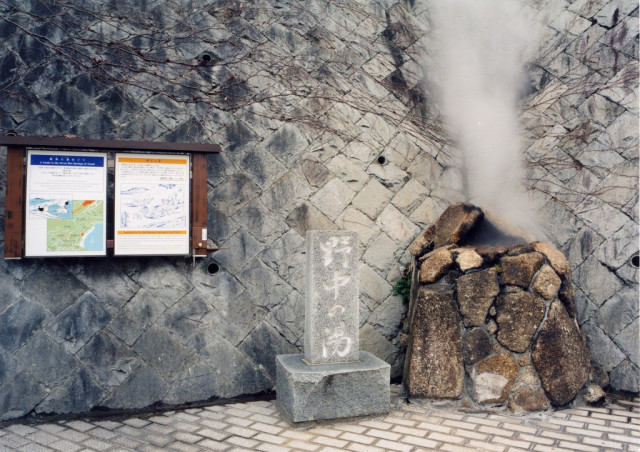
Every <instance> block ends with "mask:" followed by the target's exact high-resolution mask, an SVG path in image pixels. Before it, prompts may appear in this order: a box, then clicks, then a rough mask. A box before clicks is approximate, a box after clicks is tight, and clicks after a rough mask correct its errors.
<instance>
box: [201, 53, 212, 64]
mask: <svg viewBox="0 0 640 452" xmlns="http://www.w3.org/2000/svg"><path fill="white" fill-rule="evenodd" d="M200 58H201V59H202V61H204V62H205V63H208V62H210V61H211V55H209V54H208V53H204V54H202V56H201V57H200Z"/></svg>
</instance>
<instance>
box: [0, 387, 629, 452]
mask: <svg viewBox="0 0 640 452" xmlns="http://www.w3.org/2000/svg"><path fill="white" fill-rule="evenodd" d="M6 450H11V451H13V450H20V451H76V450H95V451H116V450H121V451H128V450H139V451H160V450H162V451H171V450H175V451H204V450H224V451H246V450H251V451H253V450H259V451H274V452H277V451H318V452H320V451H322V452H328V451H345V450H348V451H372V452H373V451H407V452H409V451H429V450H438V451H439V450H443V451H476V450H489V451H520V450H534V451H563V450H577V451H608V450H623V451H640V398H634V399H619V398H616V399H610V402H609V403H608V404H607V405H606V406H604V407H602V408H594V407H585V408H574V409H567V410H559V411H555V412H546V413H538V414H529V415H526V416H515V415H506V414H495V413H493V414H491V413H467V412H464V411H461V410H459V409H455V408H451V407H443V406H437V405H434V404H430V403H427V402H424V401H412V403H410V404H407V403H405V402H404V400H403V399H402V398H401V397H400V395H399V388H398V387H395V386H392V409H391V411H390V413H389V414H388V415H386V416H379V417H375V418H367V419H359V420H352V421H341V422H324V423H316V424H314V425H305V426H303V427H299V426H295V427H292V426H291V425H289V424H288V423H286V422H284V421H283V420H282V419H281V416H280V415H279V413H278V410H277V408H276V405H275V402H274V401H255V402H248V403H234V404H227V405H214V406H210V407H205V408H193V409H186V410H182V411H170V412H162V413H152V414H146V415H136V416H132V417H128V418H117V419H116V418H109V419H106V418H101V419H97V420H96V419H93V420H65V421H58V422H51V423H32V424H13V425H9V426H5V427H2V428H0V451H6Z"/></svg>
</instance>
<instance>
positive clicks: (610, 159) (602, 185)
mask: <svg viewBox="0 0 640 452" xmlns="http://www.w3.org/2000/svg"><path fill="white" fill-rule="evenodd" d="M564 6H565V7H566V9H564V10H563V11H562V12H561V14H557V15H556V17H554V19H553V20H552V22H551V23H550V24H549V26H548V27H547V30H546V33H545V36H544V38H543V42H545V46H544V47H543V49H542V51H541V52H540V55H539V58H538V60H537V61H536V68H535V69H534V70H533V71H531V72H532V74H536V75H534V79H535V86H536V89H537V92H536V93H535V94H532V95H531V96H530V97H529V98H528V99H527V103H526V105H527V108H526V110H525V112H524V115H523V120H524V122H525V124H526V127H527V130H528V131H529V141H528V148H527V149H526V156H527V158H528V160H529V166H528V177H529V181H530V184H531V187H532V188H533V190H532V194H533V196H534V199H535V204H536V206H537V209H538V211H539V212H540V213H541V215H542V217H543V218H544V223H545V225H546V227H547V231H548V234H549V237H550V239H551V240H552V241H553V243H554V244H555V245H556V246H557V247H558V248H559V249H561V250H562V251H563V252H564V253H565V254H566V255H567V257H568V258H569V261H570V263H571V268H572V270H573V284H574V287H575V302H576V310H577V312H578V318H579V322H580V325H581V328H582V331H583V333H584V334H585V335H586V336H587V342H588V346H589V349H590V351H591V358H592V361H593V363H595V364H596V365H598V367H599V369H604V370H606V372H607V373H608V375H609V377H610V383H611V388H613V389H616V390H623V391H631V392H636V393H637V392H638V391H640V371H639V370H638V366H639V365H640V362H639V358H640V356H639V347H640V326H639V319H638V314H639V306H638V299H639V297H638V263H637V261H636V262H635V263H634V262H633V257H634V256H636V260H637V256H638V5H637V2H634V1H630V0H623V1H611V2H609V1H592V0H587V1H574V2H564Z"/></svg>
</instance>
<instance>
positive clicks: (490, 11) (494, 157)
mask: <svg viewBox="0 0 640 452" xmlns="http://www.w3.org/2000/svg"><path fill="white" fill-rule="evenodd" d="M430 5H431V6H430V12H431V15H430V17H431V18H432V22H431V25H430V26H431V32H432V42H431V45H432V47H431V49H430V55H429V57H428V61H427V66H426V67H427V75H428V77H429V78H430V82H431V83H432V84H433V85H434V86H435V87H436V90H437V92H438V94H439V101H440V104H441V109H442V112H443V114H444V116H445V120H446V121H447V123H448V124H449V129H450V130H451V132H452V133H453V135H454V138H455V141H456V146H457V147H458V148H459V150H460V151H462V155H463V161H464V163H463V165H464V170H465V173H466V191H467V193H466V196H467V199H468V200H469V201H470V202H473V203H474V204H476V205H478V206H481V207H484V208H487V209H489V210H491V211H493V212H494V213H495V214H497V215H499V216H501V217H503V218H505V219H507V220H508V221H510V222H512V223H513V224H515V225H516V226H519V227H521V228H523V229H525V230H527V231H528V232H530V233H532V234H534V235H536V236H540V235H541V233H540V232H539V228H538V227H537V226H536V224H535V222H534V221H533V220H532V218H533V208H532V207H530V202H529V200H528V196H527V193H526V191H525V189H524V186H523V183H522V179H523V168H522V142H521V141H522V140H521V133H520V129H519V125H518V97H519V94H520V93H521V92H522V88H523V85H524V81H525V80H526V77H525V73H524V70H523V68H524V63H525V62H526V61H527V55H528V53H530V52H531V50H532V47H533V46H534V45H535V44H536V42H537V39H536V37H537V36H538V34H539V33H538V30H539V29H538V27H536V26H535V25H534V24H535V23H536V22H535V21H534V20H533V17H532V16H533V14H531V13H530V12H529V11H531V10H527V9H525V7H524V3H523V2H520V1H518V0H434V1H431V2H430ZM539 238H543V237H539Z"/></svg>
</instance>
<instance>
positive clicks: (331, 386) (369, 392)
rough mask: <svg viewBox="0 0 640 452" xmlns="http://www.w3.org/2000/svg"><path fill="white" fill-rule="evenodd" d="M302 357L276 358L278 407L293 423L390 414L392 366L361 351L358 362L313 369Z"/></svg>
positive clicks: (317, 366) (327, 365)
mask: <svg viewBox="0 0 640 452" xmlns="http://www.w3.org/2000/svg"><path fill="white" fill-rule="evenodd" d="M302 358H303V355H302V354H297V355H278V356H277V357H276V380H277V383H276V392H277V395H278V403H279V404H280V405H281V407H282V408H284V410H286V412H287V413H288V414H289V416H291V420H292V421H293V422H306V421H314V420H320V419H337V418H348V417H356V416H369V415H376V414H384V413H388V412H389V400H390V393H389V376H390V371H391V366H390V365H389V364H387V363H386V362H384V361H382V360H381V359H379V358H377V357H375V356H373V355H372V354H371V353H368V352H365V351H361V352H360V354H359V358H360V360H359V361H356V362H350V363H338V364H320V365H315V366H310V365H308V364H306V363H305V362H304V361H302Z"/></svg>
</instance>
